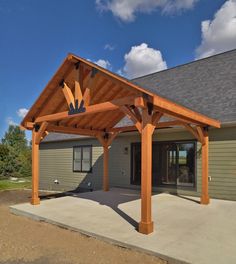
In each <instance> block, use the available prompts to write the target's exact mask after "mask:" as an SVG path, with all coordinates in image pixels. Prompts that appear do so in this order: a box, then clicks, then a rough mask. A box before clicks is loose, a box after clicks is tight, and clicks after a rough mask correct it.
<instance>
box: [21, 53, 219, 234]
mask: <svg viewBox="0 0 236 264" xmlns="http://www.w3.org/2000/svg"><path fill="white" fill-rule="evenodd" d="M78 65H79V66H78ZM95 72H96V74H95V75H94V73H95ZM62 81H64V84H65V85H64V88H63V89H62V88H61V87H60V84H61V83H62ZM81 98H83V100H84V101H85V106H86V111H85V112H81V113H76V114H75V113H74V112H73V111H72V113H73V114H72V115H70V114H71V112H70V114H69V113H68V110H69V107H68V105H70V104H72V105H73V104H74V105H75V99H78V100H79V101H81ZM139 109H140V110H141V113H140V110H139ZM153 111H154V113H153ZM125 115H127V116H128V117H129V118H130V119H131V120H132V121H133V122H134V123H135V125H136V126H130V127H123V128H114V126H115V125H116V124H117V123H118V122H119V121H120V120H121V119H122V118H123V117H124V116H125ZM162 115H166V116H171V117H172V118H174V121H169V122H161V123H159V121H160V119H161V117H162ZM36 125H37V126H38V125H40V126H41V127H40V130H39V131H38V132H36V131H35V129H34V127H37V126H36ZM183 125H184V126H185V127H186V129H188V131H190V132H191V133H192V134H193V135H194V136H195V137H196V138H197V139H198V140H199V141H200V142H201V143H202V175H203V176H202V197H201V203H202V204H207V203H209V196H208V141H209V139H208V134H207V131H206V130H204V129H203V127H208V126H213V127H217V128H218V127H220V122H219V121H217V120H214V119H211V118H209V117H207V116H204V115H202V114H199V113H197V112H194V111H192V110H190V109H188V108H186V107H183V106H181V105H178V104H176V103H174V102H172V101H170V100H167V99H165V98H162V97H160V96H158V95H156V94H153V93H152V92H150V91H148V90H145V89H144V88H142V87H140V86H138V85H136V84H134V83H131V82H130V81H128V80H126V79H124V78H123V77H121V76H118V75H116V74H113V73H111V72H109V71H108V70H106V69H103V68H101V67H99V66H98V65H96V64H94V63H92V62H90V61H86V60H85V59H83V58H80V57H77V56H75V55H72V54H69V55H68V56H67V58H66V59H65V61H64V62H63V64H62V65H61V67H60V68H59V69H58V71H57V72H56V74H55V75H54V76H53V78H52V79H51V81H50V82H49V83H48V85H47V86H46V88H45V89H44V90H43V92H42V93H41V95H40V96H39V98H38V99H37V100H36V102H35V103H34V105H33V106H32V107H31V109H30V111H29V112H28V113H27V115H26V117H25V118H24V119H23V121H22V123H21V126H22V127H25V128H27V129H30V130H33V132H32V200H31V202H32V204H38V203H39V198H38V159H39V157H38V155H39V154H38V151H39V150H38V148H39V145H38V144H39V142H40V140H41V139H42V138H43V137H44V136H45V134H46V131H49V132H50V131H54V132H60V133H73V134H84V135H89V136H96V137H97V138H98V139H99V141H100V142H101V144H102V145H103V150H104V161H103V162H104V176H103V182H104V187H103V188H104V190H105V191H107V190H108V189H109V184H108V158H109V145H110V144H111V142H112V140H113V139H114V138H115V136H116V135H117V133H118V132H123V131H131V129H134V130H137V129H138V130H139V131H140V133H141V138H142V161H141V162H142V183H141V222H140V223H139V232H141V233H144V234H149V233H151V232H152V231H153V222H152V218H151V168H152V134H153V131H154V129H155V127H157V128H160V127H172V126H183ZM193 125H195V126H197V127H196V129H195V127H193ZM102 131H103V132H102ZM104 131H106V132H109V133H108V134H106V136H105V137H104Z"/></svg>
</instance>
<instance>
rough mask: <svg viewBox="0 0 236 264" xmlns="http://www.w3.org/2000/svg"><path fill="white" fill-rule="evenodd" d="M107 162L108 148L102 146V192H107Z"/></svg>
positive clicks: (105, 145)
mask: <svg viewBox="0 0 236 264" xmlns="http://www.w3.org/2000/svg"><path fill="white" fill-rule="evenodd" d="M108 160H109V148H108V145H107V144H104V145H103V191H104V192H107V191H109V178H108Z"/></svg>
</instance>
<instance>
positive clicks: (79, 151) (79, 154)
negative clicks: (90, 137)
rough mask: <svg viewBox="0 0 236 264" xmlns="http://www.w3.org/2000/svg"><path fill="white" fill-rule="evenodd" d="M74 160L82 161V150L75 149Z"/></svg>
mask: <svg viewBox="0 0 236 264" xmlns="http://www.w3.org/2000/svg"><path fill="white" fill-rule="evenodd" d="M74 159H75V160H81V148H80V147H78V148H74Z"/></svg>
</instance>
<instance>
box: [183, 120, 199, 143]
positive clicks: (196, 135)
mask: <svg viewBox="0 0 236 264" xmlns="http://www.w3.org/2000/svg"><path fill="white" fill-rule="evenodd" d="M182 125H183V126H184V127H185V128H186V129H187V130H188V131H189V132H190V133H191V134H192V135H193V136H194V137H195V138H196V139H197V140H198V141H199V142H202V141H201V140H202V139H201V138H200V137H199V134H198V132H197V131H196V130H195V129H194V128H193V127H192V126H191V125H189V124H187V123H184V122H183V123H182Z"/></svg>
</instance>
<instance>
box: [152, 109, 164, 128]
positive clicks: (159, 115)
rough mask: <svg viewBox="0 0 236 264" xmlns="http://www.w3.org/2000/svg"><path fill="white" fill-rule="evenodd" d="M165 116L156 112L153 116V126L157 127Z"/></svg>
mask: <svg viewBox="0 0 236 264" xmlns="http://www.w3.org/2000/svg"><path fill="white" fill-rule="evenodd" d="M162 116H163V114H162V113H160V112H155V113H154V114H153V116H152V124H153V125H154V126H155V127H156V126H157V123H158V122H159V121H160V119H161V117H162Z"/></svg>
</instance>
